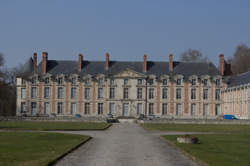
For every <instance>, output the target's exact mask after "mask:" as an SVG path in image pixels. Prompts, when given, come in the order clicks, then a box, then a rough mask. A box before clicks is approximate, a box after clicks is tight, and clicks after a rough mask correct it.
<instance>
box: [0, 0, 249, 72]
mask: <svg viewBox="0 0 250 166" xmlns="http://www.w3.org/2000/svg"><path fill="white" fill-rule="evenodd" d="M241 43H244V44H247V45H248V46H250V1H249V0H172V1H169V0H123V1H122V0H98V1H97V0H81V1H80V0H0V52H2V53H3V54H4V55H5V59H6V66H8V67H14V66H16V65H18V64H19V63H24V62H25V60H27V59H28V57H30V56H32V54H33V52H37V53H38V54H39V60H40V59H41V52H43V51H47V52H48V53H49V59H61V60H63V59H67V60H77V54H78V53H83V54H84V59H88V60H104V59H105V52H106V51H108V52H110V54H111V59H112V60H131V61H142V57H143V54H145V53H146V54H147V55H148V59H149V60H155V61H168V54H169V53H173V54H174V60H178V56H179V54H180V53H181V52H183V51H185V50H187V49H188V48H194V49H198V50H200V51H201V52H203V53H204V54H205V55H206V56H208V57H209V59H210V60H211V61H213V62H214V63H215V64H216V65H217V64H218V55H219V54H220V53H224V54H225V56H226V57H228V56H232V55H233V53H234V51H235V48H236V46H237V45H239V44H241Z"/></svg>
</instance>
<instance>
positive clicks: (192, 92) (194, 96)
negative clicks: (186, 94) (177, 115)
mask: <svg viewBox="0 0 250 166" xmlns="http://www.w3.org/2000/svg"><path fill="white" fill-rule="evenodd" d="M191 99H192V100H194V99H196V89H191Z"/></svg>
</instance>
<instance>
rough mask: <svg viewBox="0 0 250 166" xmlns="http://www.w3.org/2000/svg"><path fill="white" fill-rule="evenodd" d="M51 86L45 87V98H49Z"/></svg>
mask: <svg viewBox="0 0 250 166" xmlns="http://www.w3.org/2000/svg"><path fill="white" fill-rule="evenodd" d="M49 91H50V89H49V87H44V98H45V99H47V98H49Z"/></svg>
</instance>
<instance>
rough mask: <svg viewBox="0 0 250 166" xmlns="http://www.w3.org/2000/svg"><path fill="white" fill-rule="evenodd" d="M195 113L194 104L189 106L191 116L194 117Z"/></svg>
mask: <svg viewBox="0 0 250 166" xmlns="http://www.w3.org/2000/svg"><path fill="white" fill-rule="evenodd" d="M195 112H196V104H191V116H194V115H195Z"/></svg>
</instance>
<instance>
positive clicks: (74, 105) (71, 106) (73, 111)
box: [70, 103, 76, 115]
mask: <svg viewBox="0 0 250 166" xmlns="http://www.w3.org/2000/svg"><path fill="white" fill-rule="evenodd" d="M70 113H71V114H72V115H74V114H76V103H71V105H70Z"/></svg>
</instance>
